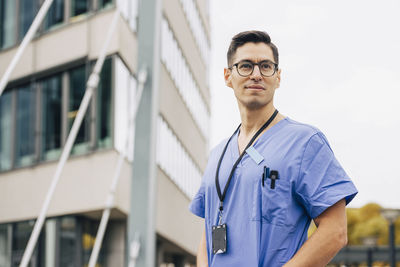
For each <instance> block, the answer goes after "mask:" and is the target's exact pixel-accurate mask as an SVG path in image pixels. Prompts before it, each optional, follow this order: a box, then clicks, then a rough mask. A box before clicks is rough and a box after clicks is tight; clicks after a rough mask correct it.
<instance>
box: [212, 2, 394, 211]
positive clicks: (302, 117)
mask: <svg viewBox="0 0 400 267" xmlns="http://www.w3.org/2000/svg"><path fill="white" fill-rule="evenodd" d="M210 5H211V6H210V17H211V27H212V36H211V37H212V43H211V45H212V54H211V64H212V66H211V72H210V87H211V94H212V119H211V130H212V134H211V141H210V147H213V146H215V145H216V144H218V143H219V142H220V141H221V140H222V139H223V138H226V137H228V136H229V135H231V134H232V132H233V131H234V129H235V128H236V127H237V125H238V124H239V122H240V120H239V119H240V118H239V112H238V109H237V104H236V100H235V98H234V95H233V92H232V90H231V89H230V88H228V87H226V86H225V84H224V80H223V68H224V67H225V66H226V51H227V48H228V45H229V43H230V40H231V38H232V36H233V35H235V34H236V33H238V32H240V31H243V30H250V29H257V30H264V31H267V32H268V33H269V34H270V36H271V38H272V41H273V42H274V43H275V44H276V45H277V46H278V49H279V53H280V68H281V69H282V81H281V87H280V88H279V89H278V91H277V92H276V94H275V105H276V107H277V108H278V109H279V111H280V112H281V113H282V114H284V115H287V116H289V117H290V118H292V119H294V120H297V121H300V122H304V123H308V124H312V125H314V126H316V127H318V128H319V129H321V130H322V132H324V134H325V135H326V136H327V138H328V140H329V142H330V144H331V146H332V148H333V150H334V152H335V155H336V157H337V158H338V159H339V162H340V163H341V164H342V166H343V167H344V168H345V170H346V172H347V173H348V174H349V175H350V177H352V179H353V181H354V183H355V184H356V186H357V188H358V190H359V194H358V195H357V196H356V198H355V199H354V200H353V202H352V204H351V205H350V206H351V207H360V206H362V205H364V204H366V203H369V202H376V203H379V204H380V205H382V206H385V207H393V208H400V162H399V159H400V158H399V156H398V155H399V154H400V140H399V137H400V105H399V104H398V102H399V101H400V34H399V32H400V27H399V26H400V16H399V11H400V1H398V0H382V1H371V0H368V1H365V0H364V1H362V0H347V1H345V0H335V1H317V0H303V1H295V0H287V1H279V0H275V1H265V0H264V1H262V0H259V1H256V0H246V1H243V0H215V1H214V0H210Z"/></svg>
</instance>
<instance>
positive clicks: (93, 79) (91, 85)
mask: <svg viewBox="0 0 400 267" xmlns="http://www.w3.org/2000/svg"><path fill="white" fill-rule="evenodd" d="M119 17H120V16H119V9H117V10H116V12H115V14H114V17H113V20H112V22H111V25H110V27H109V30H108V34H107V37H106V41H105V43H104V45H103V48H102V50H101V52H100V55H99V58H98V59H97V61H96V64H95V66H94V69H93V71H92V73H91V74H90V76H89V79H88V82H87V85H86V91H85V94H84V96H83V99H82V102H81V104H80V106H79V109H78V113H77V115H76V118H75V120H74V123H73V124H72V128H71V131H70V133H69V135H68V138H67V142H66V143H65V146H64V148H63V151H62V153H61V157H60V160H59V161H58V164H57V169H56V172H55V174H54V176H53V179H52V182H51V185H50V188H49V190H48V191H47V194H46V198H45V201H44V203H43V206H42V209H41V211H40V214H39V217H38V218H37V220H36V222H35V226H34V228H33V231H32V234H31V236H30V238H29V241H28V245H27V247H26V249H25V251H24V255H23V257H22V261H21V264H20V265H19V266H20V267H27V266H28V263H29V260H30V259H31V257H32V252H33V249H34V248H35V245H36V243H37V240H38V238H39V234H40V231H41V230H42V227H43V223H44V220H45V219H46V213H47V210H48V208H49V205H50V201H51V199H52V197H53V194H54V191H55V189H56V186H57V183H58V181H59V180H60V176H61V173H62V170H63V168H64V165H65V163H66V161H67V159H68V157H69V155H70V154H71V149H72V146H73V144H74V142H75V139H76V136H77V134H78V131H79V128H80V126H81V124H82V121H83V118H84V116H85V113H86V111H87V108H88V106H89V102H90V99H91V98H92V95H93V92H94V90H95V89H96V88H97V85H98V84H99V74H100V71H101V68H102V67H103V63H104V60H105V57H106V52H107V49H108V46H109V44H110V42H111V39H112V36H113V33H114V32H115V28H116V25H117V21H118V18H119Z"/></svg>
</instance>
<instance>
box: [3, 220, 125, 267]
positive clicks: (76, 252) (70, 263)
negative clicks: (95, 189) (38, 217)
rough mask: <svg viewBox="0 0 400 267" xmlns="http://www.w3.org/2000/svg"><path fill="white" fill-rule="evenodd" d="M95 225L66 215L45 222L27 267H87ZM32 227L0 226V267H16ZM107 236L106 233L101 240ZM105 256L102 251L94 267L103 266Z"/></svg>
mask: <svg viewBox="0 0 400 267" xmlns="http://www.w3.org/2000/svg"><path fill="white" fill-rule="evenodd" d="M109 224H110V226H112V225H113V222H112V221H110V222H109ZM98 225H99V221H98V220H92V219H89V218H87V217H83V216H72V215H69V216H62V217H56V218H51V219H47V220H46V222H45V224H44V227H43V230H42V232H41V234H40V236H39V239H38V242H37V245H36V247H35V250H34V252H33V254H32V257H31V260H30V264H29V267H54V266H58V267H78V266H87V264H88V262H89V257H90V254H91V252H92V248H93V245H94V241H95V236H96V233H97V228H98ZM33 226H34V221H24V222H14V223H8V224H0V267H18V266H19V264H20V262H21V259H22V255H23V253H24V251H25V249H26V245H27V244H28V240H29V238H30V235H31V233H32V230H33ZM108 236H109V234H108V232H106V233H105V239H107V238H109V237H108ZM106 253H107V252H106V250H105V249H101V250H100V253H99V257H98V261H97V265H96V266H97V267H101V266H105V262H106V260H107V254H106ZM113 253H115V252H113ZM112 256H113V257H115V255H112ZM121 256H123V254H121ZM111 266H112V265H111Z"/></svg>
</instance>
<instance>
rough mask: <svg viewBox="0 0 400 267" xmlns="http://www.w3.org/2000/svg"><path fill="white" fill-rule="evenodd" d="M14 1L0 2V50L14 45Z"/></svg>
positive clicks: (3, 0) (4, 0) (1, 0)
mask: <svg viewBox="0 0 400 267" xmlns="http://www.w3.org/2000/svg"><path fill="white" fill-rule="evenodd" d="M15 2H16V1H15V0H0V48H7V47H10V46H13V45H14V44H15V41H16V40H15V36H16V35H15Z"/></svg>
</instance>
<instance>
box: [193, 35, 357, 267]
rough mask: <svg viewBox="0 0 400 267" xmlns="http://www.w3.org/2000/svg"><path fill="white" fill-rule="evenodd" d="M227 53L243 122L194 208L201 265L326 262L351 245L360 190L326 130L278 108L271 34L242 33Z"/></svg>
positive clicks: (213, 159)
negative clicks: (350, 207)
mask: <svg viewBox="0 0 400 267" xmlns="http://www.w3.org/2000/svg"><path fill="white" fill-rule="evenodd" d="M227 57H228V68H225V69H224V77H225V82H226V85H227V86H229V87H231V88H232V89H233V92H234V94H235V97H236V99H237V103H238V107H239V111H240V116H241V125H240V126H239V127H238V129H237V130H236V131H235V132H234V134H233V135H232V136H231V138H229V139H227V140H225V141H223V142H222V143H221V144H219V145H218V146H217V147H216V148H214V149H213V150H212V152H211V154H210V157H209V162H208V164H207V167H206V170H205V173H204V177H203V181H202V184H201V187H200V189H199V191H198V193H197V195H196V196H195V197H194V199H193V201H192V203H191V205H190V210H191V211H192V212H193V213H194V214H196V215H198V216H200V217H203V218H205V232H204V233H203V235H202V238H201V242H200V246H199V251H198V259H197V264H198V266H208V265H210V266H268V267H275V266H285V267H289V266H296V267H301V266H312V267H316V266H325V265H326V264H327V263H328V262H329V261H330V260H331V259H332V258H333V257H334V255H335V254H336V253H337V252H338V251H339V250H340V249H341V248H342V247H343V246H344V245H346V242H347V223H346V213H345V206H346V204H347V203H349V202H350V201H351V200H352V199H353V197H354V196H355V195H356V194H357V189H356V188H355V186H354V185H353V183H352V182H351V180H350V178H349V177H348V176H347V174H346V173H345V171H344V170H343V169H342V167H341V166H340V164H339V163H338V161H337V160H336V158H335V156H334V154H333V152H332V150H331V148H330V146H329V144H328V142H327V140H326V138H325V136H324V135H323V134H322V133H321V132H320V131H319V130H318V129H316V128H314V127H312V126H309V125H306V124H302V123H298V122H296V121H293V120H291V119H289V118H287V117H285V116H283V115H282V114H281V113H279V112H278V111H277V110H276V109H275V107H274V102H273V100H274V93H275V90H276V89H277V88H279V84H280V79H281V70H280V69H279V67H278V64H279V55H278V49H277V48H276V46H275V45H274V44H273V43H271V39H270V37H269V35H268V34H267V33H265V32H260V31H248V32H242V33H239V34H237V35H236V36H234V37H233V39H232V42H231V44H230V47H229V50H228V55H227ZM311 220H314V222H315V224H316V225H317V229H316V231H315V232H314V234H313V235H312V236H311V237H310V238H309V239H308V240H307V230H308V227H309V225H310V222H311Z"/></svg>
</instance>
